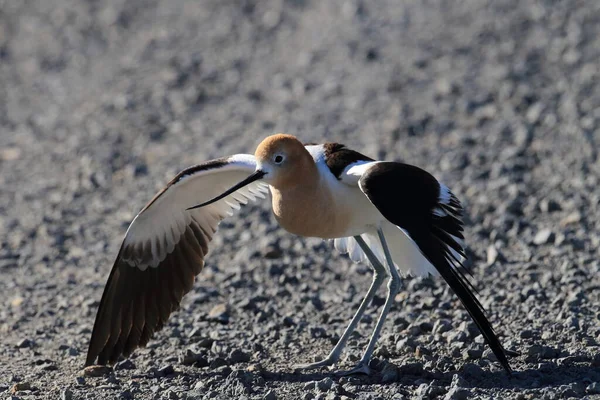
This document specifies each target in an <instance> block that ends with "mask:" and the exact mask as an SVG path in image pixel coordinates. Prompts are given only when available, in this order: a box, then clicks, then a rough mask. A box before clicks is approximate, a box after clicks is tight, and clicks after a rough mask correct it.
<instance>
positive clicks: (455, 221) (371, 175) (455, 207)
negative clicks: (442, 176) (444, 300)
mask: <svg viewBox="0 0 600 400" xmlns="http://www.w3.org/2000/svg"><path fill="white" fill-rule="evenodd" d="M345 177H346V179H347V180H348V181H352V180H354V182H357V183H358V186H359V187H360V189H361V190H362V191H363V192H364V194H365V195H366V196H367V197H368V198H369V200H370V201H371V203H373V205H374V206H375V207H376V208H377V209H378V210H379V212H380V213H381V214H382V215H383V216H384V217H385V218H386V219H387V220H388V221H389V222H391V223H392V224H394V225H396V226H397V227H398V228H400V230H401V231H402V232H403V233H404V234H406V236H408V238H410V240H411V241H412V242H414V244H416V246H417V247H418V248H419V250H420V252H421V254H422V255H423V256H424V257H425V258H426V259H427V261H429V263H430V264H431V265H433V267H434V268H435V269H436V270H437V272H438V273H439V274H440V275H441V276H442V277H443V278H444V279H445V281H446V282H447V283H448V285H449V286H450V288H451V289H452V290H453V291H454V293H455V294H456V295H457V296H458V298H459V299H460V301H461V302H462V303H463V305H464V306H465V308H466V309H467V311H468V312H469V314H470V315H471V318H473V320H474V321H475V324H476V325H477V326H478V328H479V330H480V331H481V333H482V334H483V337H484V338H485V340H486V341H487V343H488V345H489V346H490V348H491V349H492V351H493V352H494V354H495V355H496V357H497V358H498V361H500V363H501V364H502V366H503V367H504V368H505V369H506V370H507V371H508V372H510V366H509V363H508V360H507V358H506V354H505V351H504V348H503V347H502V344H501V343H500V341H499V340H498V337H497V336H496V333H495V332H494V330H493V328H492V326H491V324H490V322H489V321H488V319H487V317H486V315H485V311H484V309H483V307H482V305H481V303H480V302H479V300H478V299H477V297H476V296H475V289H474V288H473V286H472V285H471V283H470V282H469V280H468V279H467V277H466V276H465V274H464V271H465V269H464V267H463V265H462V262H463V260H464V259H465V258H466V255H465V251H464V248H463V245H462V241H463V239H464V237H463V222H462V213H463V209H462V206H461V204H460V202H459V201H458V199H457V198H456V197H455V196H454V194H452V192H451V191H450V190H449V189H448V188H447V187H446V186H444V185H442V184H440V183H439V182H438V181H437V180H436V179H435V178H434V177H433V176H432V175H431V174H429V173H428V172H426V171H424V170H422V169H420V168H417V167H415V166H412V165H407V164H402V163H398V162H362V163H356V164H355V166H350V167H349V168H348V169H347V170H346V171H345ZM357 178H358V181H356V179H357ZM405 242H406V241H405ZM407 250H408V249H407ZM406 253H407V254H409V253H410V251H406ZM429 263H423V262H421V263H420V264H421V265H422V267H419V269H418V271H420V272H424V271H427V269H428V268H427V265H429ZM414 264H415V265H418V263H416V262H415V263H414ZM399 267H400V268H403V267H402V266H399ZM404 268H407V267H404Z"/></svg>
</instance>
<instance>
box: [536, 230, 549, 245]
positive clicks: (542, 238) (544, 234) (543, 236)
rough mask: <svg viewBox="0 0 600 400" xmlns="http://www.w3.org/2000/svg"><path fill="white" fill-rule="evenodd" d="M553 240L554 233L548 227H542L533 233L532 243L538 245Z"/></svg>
mask: <svg viewBox="0 0 600 400" xmlns="http://www.w3.org/2000/svg"><path fill="white" fill-rule="evenodd" d="M552 241H554V233H553V232H552V231H551V230H550V229H542V230H540V231H538V233H536V234H535V237H534V238H533V243H534V244H536V245H538V246H540V245H543V244H547V243H550V242H552Z"/></svg>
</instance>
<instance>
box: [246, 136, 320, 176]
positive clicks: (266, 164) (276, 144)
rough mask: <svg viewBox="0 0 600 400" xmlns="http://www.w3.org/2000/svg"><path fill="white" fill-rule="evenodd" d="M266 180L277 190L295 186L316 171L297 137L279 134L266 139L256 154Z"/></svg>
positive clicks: (259, 167) (309, 156)
mask: <svg viewBox="0 0 600 400" xmlns="http://www.w3.org/2000/svg"><path fill="white" fill-rule="evenodd" d="M254 156H255V157H256V160H257V162H258V169H260V170H262V171H264V172H265V173H266V175H265V177H264V179H265V181H267V182H268V183H269V184H270V185H272V186H274V187H276V188H282V187H285V186H293V185H295V184H296V183H299V182H300V180H301V178H303V177H305V176H306V175H308V174H309V173H310V172H312V171H313V170H315V164H314V161H313V159H312V157H311V155H310V154H309V153H308V151H307V150H306V148H305V147H304V145H303V144H302V143H301V142H300V141H299V140H298V139H296V137H295V136H292V135H286V134H283V133H278V134H276V135H272V136H269V137H267V138H266V139H264V140H263V141H262V142H261V143H260V144H259V145H258V147H257V148H256V152H255V153H254Z"/></svg>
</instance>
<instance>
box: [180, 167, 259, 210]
mask: <svg viewBox="0 0 600 400" xmlns="http://www.w3.org/2000/svg"><path fill="white" fill-rule="evenodd" d="M266 174H267V173H266V172H264V171H261V170H258V171H256V172H254V173H253V174H252V175H250V176H249V177H247V178H246V179H244V180H243V181H241V182H240V183H237V184H235V185H234V186H232V187H230V188H229V189H227V190H226V191H224V192H223V193H221V194H220V195H218V196H217V197H214V198H212V199H210V200H208V201H205V202H204V203H202V204H198V205H197V206H193V207H189V208H188V210H193V209H195V208H200V207H204V206H207V205H209V204H212V203H214V202H215V201H219V200H221V199H222V198H223V197H226V196H229V195H230V194H231V193H233V192H235V191H236V190H239V189H241V188H243V187H244V186H247V185H249V184H251V183H252V182H254V181H257V180H259V179H262V177H263V176H265V175H266Z"/></svg>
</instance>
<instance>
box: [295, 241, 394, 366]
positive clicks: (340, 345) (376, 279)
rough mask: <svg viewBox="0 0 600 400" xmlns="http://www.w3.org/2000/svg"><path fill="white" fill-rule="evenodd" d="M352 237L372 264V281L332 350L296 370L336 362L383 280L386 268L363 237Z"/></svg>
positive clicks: (329, 364)
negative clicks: (324, 356) (319, 358)
mask: <svg viewBox="0 0 600 400" xmlns="http://www.w3.org/2000/svg"><path fill="white" fill-rule="evenodd" d="M354 239H355V240H356V241H357V242H358V244H359V246H360V248H361V249H362V250H363V251H364V253H365V254H366V255H367V258H368V259H369V261H370V262H371V265H372V266H373V270H374V274H373V281H372V282H371V286H370V287H369V290H368V291H367V294H366V295H365V297H364V299H363V300H362V302H361V303H360V306H359V307H358V310H356V313H355V314H354V317H352V320H351V321H350V324H349V325H348V327H347V328H346V330H345V331H344V333H343V334H342V337H341V338H340V340H338V342H337V344H336V345H335V347H334V348H333V350H331V352H330V353H329V355H328V356H327V357H326V358H325V359H323V360H321V361H317V362H314V363H310V364H300V365H296V366H294V369H296V370H307V369H313V368H320V367H326V366H331V365H334V364H335V363H336V362H338V360H339V359H340V356H341V355H342V351H343V350H344V347H345V346H346V343H347V342H348V339H349V338H350V335H351V334H352V332H354V329H356V325H357V324H358V322H359V321H360V319H361V318H362V316H363V314H364V313H365V310H366V309H367V307H368V305H369V304H370V303H371V300H373V296H375V293H376V292H377V289H379V287H380V286H381V284H382V283H383V280H384V279H385V275H386V274H387V273H386V268H385V267H384V266H383V265H382V264H381V263H380V262H379V260H378V259H377V257H375V254H373V252H372V251H371V249H370V248H369V246H368V245H367V244H366V243H365V241H364V240H363V238H362V237H360V236H354Z"/></svg>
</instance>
